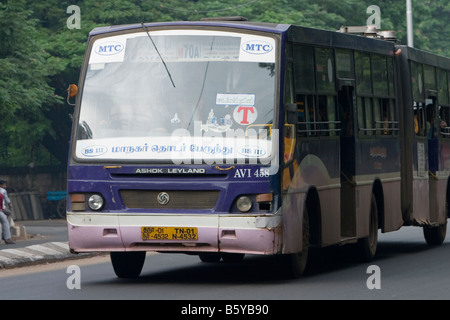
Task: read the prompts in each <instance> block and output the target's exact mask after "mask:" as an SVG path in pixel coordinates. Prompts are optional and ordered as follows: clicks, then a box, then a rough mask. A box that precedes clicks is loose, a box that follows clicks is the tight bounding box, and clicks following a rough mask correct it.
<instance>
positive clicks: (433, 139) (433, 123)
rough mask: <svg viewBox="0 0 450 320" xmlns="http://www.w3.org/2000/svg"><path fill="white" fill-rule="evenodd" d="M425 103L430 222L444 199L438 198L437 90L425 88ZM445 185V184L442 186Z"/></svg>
mask: <svg viewBox="0 0 450 320" xmlns="http://www.w3.org/2000/svg"><path fill="white" fill-rule="evenodd" d="M425 105H426V128H427V140H428V192H429V210H430V211H429V212H430V217H429V219H430V222H431V223H434V222H437V221H438V212H440V210H439V209H440V208H441V205H440V202H442V201H444V200H445V199H439V194H440V193H441V192H439V179H438V171H439V139H438V136H439V134H438V132H439V125H438V117H437V115H438V110H437V92H435V91H431V90H427V99H426V100H425ZM444 187H445V186H444Z"/></svg>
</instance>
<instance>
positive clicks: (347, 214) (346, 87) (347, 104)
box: [338, 79, 356, 239]
mask: <svg viewBox="0 0 450 320" xmlns="http://www.w3.org/2000/svg"><path fill="white" fill-rule="evenodd" d="M338 81H339V91H338V105H339V112H340V121H341V139H340V140H341V141H340V166H341V238H342V239H344V238H353V237H355V236H356V207H355V204H356V201H355V200H356V198H355V197H356V188H355V187H356V185H355V182H354V176H355V134H354V132H355V128H354V121H353V118H354V116H353V115H354V114H355V112H354V106H355V87H354V80H353V79H338Z"/></svg>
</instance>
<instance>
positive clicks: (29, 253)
mask: <svg viewBox="0 0 450 320" xmlns="http://www.w3.org/2000/svg"><path fill="white" fill-rule="evenodd" d="M97 254H98V253H96V252H93V253H79V254H76V253H71V252H70V250H69V244H68V242H47V243H43V244H37V245H31V246H28V247H25V248H17V249H3V250H0V269H9V268H14V267H21V266H26V265H31V264H39V263H43V262H54V261H60V260H66V259H79V258H83V257H91V256H93V255H97Z"/></svg>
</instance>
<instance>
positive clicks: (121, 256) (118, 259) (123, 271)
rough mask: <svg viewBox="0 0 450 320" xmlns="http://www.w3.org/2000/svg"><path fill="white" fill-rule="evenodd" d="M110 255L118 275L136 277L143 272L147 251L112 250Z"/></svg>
mask: <svg viewBox="0 0 450 320" xmlns="http://www.w3.org/2000/svg"><path fill="white" fill-rule="evenodd" d="M110 257H111V263H112V265H113V268H114V272H115V273H116V275H117V277H119V278H127V279H134V278H138V277H139V275H140V274H141V271H142V267H143V266H144V262H145V251H136V252H111V253H110Z"/></svg>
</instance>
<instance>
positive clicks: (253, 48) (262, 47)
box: [242, 41, 273, 54]
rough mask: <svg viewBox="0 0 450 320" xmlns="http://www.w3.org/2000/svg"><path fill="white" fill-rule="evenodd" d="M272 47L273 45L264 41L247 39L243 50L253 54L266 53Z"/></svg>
mask: <svg viewBox="0 0 450 320" xmlns="http://www.w3.org/2000/svg"><path fill="white" fill-rule="evenodd" d="M272 49H273V46H272V45H271V44H270V43H267V42H264V41H247V42H245V43H244V44H243V45H242V50H244V51H245V52H247V53H251V54H266V53H269V52H270V51H272Z"/></svg>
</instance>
